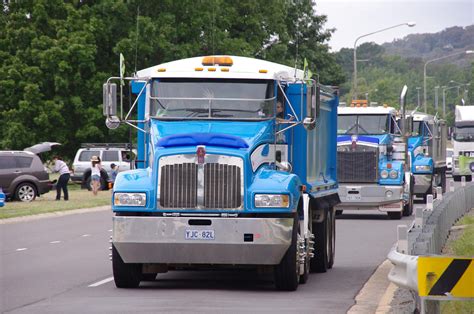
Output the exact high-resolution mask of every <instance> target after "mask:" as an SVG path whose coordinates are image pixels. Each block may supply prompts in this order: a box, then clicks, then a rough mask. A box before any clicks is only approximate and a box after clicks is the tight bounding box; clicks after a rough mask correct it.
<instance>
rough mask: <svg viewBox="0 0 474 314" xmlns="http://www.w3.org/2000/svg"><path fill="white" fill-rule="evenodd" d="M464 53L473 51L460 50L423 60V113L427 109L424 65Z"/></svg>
mask: <svg viewBox="0 0 474 314" xmlns="http://www.w3.org/2000/svg"><path fill="white" fill-rule="evenodd" d="M464 53H465V54H472V53H474V51H473V50H466V51H460V52H456V53H452V54H449V55H447V56H443V57H439V58H435V59H431V60H428V61H426V62H425V66H424V67H423V105H424V109H425V113H426V111H427V110H428V103H427V100H426V66H427V65H428V64H430V63H432V62H435V61H438V60H441V59H446V58H449V57H454V56H457V55H461V54H464Z"/></svg>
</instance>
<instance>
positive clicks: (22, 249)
mask: <svg viewBox="0 0 474 314" xmlns="http://www.w3.org/2000/svg"><path fill="white" fill-rule="evenodd" d="M26 250H28V249H27V248H26V247H21V248H19V249H16V250H15V251H17V252H20V251H26Z"/></svg>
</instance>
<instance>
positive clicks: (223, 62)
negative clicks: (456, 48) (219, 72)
mask: <svg viewBox="0 0 474 314" xmlns="http://www.w3.org/2000/svg"><path fill="white" fill-rule="evenodd" d="M233 64H234V61H233V60H232V58H231V57H227V56H222V57H214V56H208V57H204V58H202V65H207V66H209V65H220V66H232V65H233Z"/></svg>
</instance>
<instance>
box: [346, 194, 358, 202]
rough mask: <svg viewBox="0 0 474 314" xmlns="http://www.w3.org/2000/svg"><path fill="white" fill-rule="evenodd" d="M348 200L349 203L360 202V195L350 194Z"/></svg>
mask: <svg viewBox="0 0 474 314" xmlns="http://www.w3.org/2000/svg"><path fill="white" fill-rule="evenodd" d="M347 200H348V201H360V200H361V198H360V195H359V194H348V195H347Z"/></svg>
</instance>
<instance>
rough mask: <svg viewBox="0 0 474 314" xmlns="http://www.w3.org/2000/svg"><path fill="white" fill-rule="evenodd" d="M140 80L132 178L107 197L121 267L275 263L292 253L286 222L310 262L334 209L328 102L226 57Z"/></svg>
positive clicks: (333, 112)
mask: <svg viewBox="0 0 474 314" xmlns="http://www.w3.org/2000/svg"><path fill="white" fill-rule="evenodd" d="M137 76H138V77H137V78H136V79H134V80H133V81H132V83H131V84H132V92H133V94H135V95H137V107H138V118H137V121H138V125H137V127H138V128H140V129H141V130H142V131H143V132H138V141H137V152H138V155H137V161H138V163H137V164H138V168H139V169H136V170H132V171H124V172H121V173H119V174H118V176H117V178H116V181H115V185H114V191H113V193H114V203H113V205H112V209H113V211H114V213H115V217H114V218H113V226H114V228H113V230H114V231H113V237H112V242H113V246H114V249H116V250H117V252H118V254H119V255H120V257H121V259H122V260H123V262H124V263H125V264H131V263H140V264H143V265H148V264H153V265H155V266H157V265H158V266H163V265H165V266H166V267H167V268H168V267H174V266H179V265H183V264H184V265H194V266H199V265H227V266H230V265H232V266H239V265H240V266H245V265H246V266H249V265H254V266H255V265H267V266H268V265H279V264H281V263H282V259H283V258H284V256H286V255H285V253H286V252H287V251H290V248H291V247H292V246H294V245H295V244H296V243H295V235H294V232H295V227H294V226H295V222H301V223H296V225H297V226H299V225H302V226H305V227H304V228H302V229H301V230H300V228H299V227H298V229H299V231H298V232H300V234H301V237H300V238H298V239H299V240H298V241H301V243H300V242H298V243H299V244H298V246H299V247H300V248H301V249H302V250H304V251H303V252H302V254H301V255H304V256H307V258H306V259H307V260H306V261H309V259H310V258H311V256H312V255H313V253H312V251H313V245H312V244H310V242H309V241H310V239H311V238H312V237H314V236H313V234H312V233H311V231H310V229H311V227H308V226H309V225H311V224H312V222H313V221H314V222H315V223H316V222H321V221H325V220H326V219H329V218H330V216H329V215H328V214H327V213H328V212H329V211H330V210H331V209H332V208H333V206H334V205H335V204H337V203H338V201H339V199H338V196H337V188H338V181H337V165H336V161H335V160H336V158H335V157H336V125H337V105H338V97H337V93H336V92H335V91H333V90H331V89H329V88H320V87H319V86H317V85H316V83H315V82H314V81H312V82H310V81H303V80H302V79H303V72H302V71H301V70H296V71H295V69H293V68H290V67H287V66H283V65H279V64H275V63H271V62H267V61H262V60H256V59H251V58H243V57H234V56H232V57H228V56H213V57H197V58H190V59H184V60H178V61H173V62H169V63H165V64H162V65H158V66H155V67H152V68H148V69H145V70H142V71H139V72H138V73H137ZM317 97H318V99H319V100H318V101H317ZM277 102H282V103H283V104H284V112H283V113H277V109H276V106H277ZM282 116H283V118H282ZM308 117H309V118H308ZM311 117H312V118H313V119H311ZM305 118H308V119H306V120H305ZM303 120H305V123H306V122H308V123H307V124H305V125H303ZM318 213H319V214H320V215H317V214H318ZM325 213H326V214H325ZM305 243H306V245H305ZM287 255H288V254H287ZM304 259H305V258H304V257H302V260H301V261H300V263H301V265H303V264H304V263H305V261H304ZM275 267H277V268H278V266H275ZM298 272H299V273H300V272H301V273H304V269H303V268H301V269H300V270H298ZM277 277H278V276H277ZM116 282H117V281H116ZM276 282H277V286H278V280H276Z"/></svg>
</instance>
